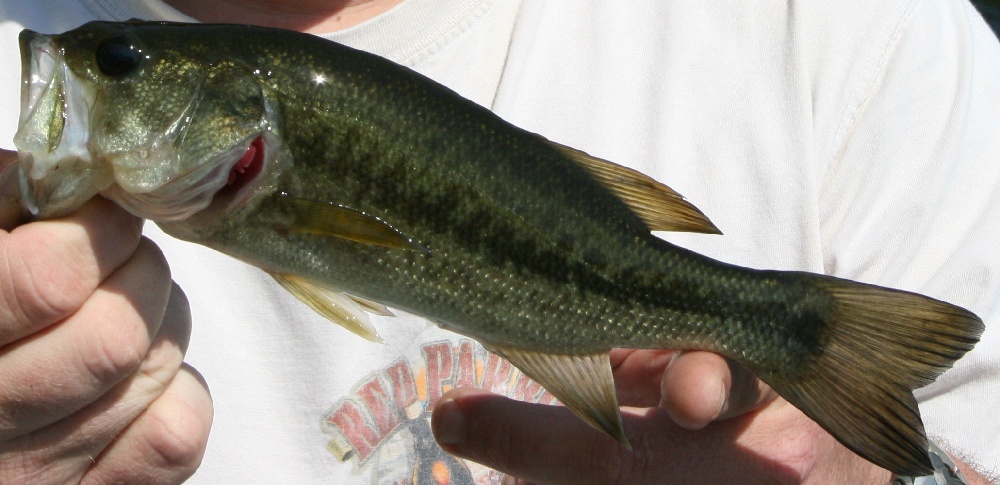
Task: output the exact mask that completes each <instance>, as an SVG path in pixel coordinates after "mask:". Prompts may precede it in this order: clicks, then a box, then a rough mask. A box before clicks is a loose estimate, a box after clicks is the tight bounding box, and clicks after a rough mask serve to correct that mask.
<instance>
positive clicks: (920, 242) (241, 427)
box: [0, 0, 1000, 484]
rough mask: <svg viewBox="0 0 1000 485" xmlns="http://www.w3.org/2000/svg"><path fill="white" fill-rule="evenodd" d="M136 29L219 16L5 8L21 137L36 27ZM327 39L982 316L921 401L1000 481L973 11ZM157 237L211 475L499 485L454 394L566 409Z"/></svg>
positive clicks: (800, 258) (83, 0)
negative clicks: (466, 390) (436, 474)
mask: <svg viewBox="0 0 1000 485" xmlns="http://www.w3.org/2000/svg"><path fill="white" fill-rule="evenodd" d="M130 18H143V19H159V20H175V21H193V19H191V18H188V17H186V16H184V15H183V14H181V13H180V12H177V11H176V10H174V9H172V8H170V7H169V6H167V5H165V4H163V3H161V2H160V1H159V0H140V1H125V0H35V1H33V2H24V1H15V0H0V36H2V39H3V42H0V49H2V50H3V56H4V57H3V59H4V60H6V61H7V62H5V63H4V64H3V66H2V67H0V83H2V86H5V88H4V89H3V90H2V91H0V107H2V108H3V109H4V113H6V114H5V116H3V117H2V118H0V143H2V144H3V146H5V147H8V148H9V147H10V146H11V142H10V140H11V139H12V137H13V134H14V132H15V130H16V120H17V116H15V113H16V112H17V111H18V109H19V108H18V100H19V96H18V86H19V83H20V79H19V78H20V67H19V63H18V62H16V60H17V59H18V50H17V45H16V36H17V33H18V32H19V31H20V29H22V28H30V29H33V30H37V31H41V32H47V33H52V32H61V31H64V30H68V29H71V28H73V27H75V26H77V25H79V24H82V23H84V22H86V21H88V20H94V19H102V20H127V19H130ZM324 37H327V38H330V39H332V40H335V41H338V42H342V43H345V44H348V45H352V46H355V47H359V48H362V49H365V50H369V51H371V52H374V53H376V54H379V55H381V56H384V57H386V58H388V59H391V60H393V61H396V62H399V63H401V64H403V65H405V66H407V67H410V68H413V69H415V70H417V71H419V72H421V73H423V74H425V75H428V76H430V77H431V78H433V79H436V80H438V81H439V82H442V83H444V84H446V85H448V86H450V87H452V88H453V89H455V90H457V91H458V92H459V93H460V94H462V95H464V96H466V97H469V98H470V99H472V100H474V101H475V102H477V103H480V104H482V105H484V106H487V107H489V108H490V109H492V110H493V111H494V112H496V113H498V114H499V115H500V116H502V117H503V118H505V119H507V120H509V121H511V122H513V123H514V124H516V125H518V126H521V127H523V128H526V129H528V130H531V131H534V132H538V133H540V134H542V135H544V136H546V137H548V138H550V139H552V140H554V141H557V142H560V143H563V144H566V145H569V146H573V147H576V148H580V149H583V150H585V151H587V152H589V153H591V154H593V155H595V156H599V157H602V158H606V159H608V160H612V161H615V162H616V163H620V164H623V165H626V166H629V167H632V168H635V169H637V170H639V171H641V172H643V173H646V174H648V175H650V176H652V177H653V178H655V179H657V180H660V181H663V182H665V183H667V184H668V185H670V186H671V187H673V188H674V189H676V190H677V191H679V192H680V193H682V194H684V195H685V196H686V197H687V198H688V200H690V201H692V202H693V203H694V204H695V205H697V206H698V207H699V208H700V209H701V210H702V211H704V212H705V213H706V214H707V215H708V216H709V217H710V218H711V219H712V221H713V222H714V223H715V224H716V225H717V226H718V227H719V228H721V229H722V231H723V232H724V233H725V235H724V236H711V235H693V234H674V233H658V235H661V236H662V237H664V238H665V239H668V240H670V241H671V242H674V243H676V244H679V245H681V246H684V247H687V248H690V249H693V250H695V251H698V252H701V253H703V254H706V255H708V256H711V257H714V258H718V259H721V260H724V261H727V262H732V263H736V264H740V265H745V266H751V267H756V268H772V269H782V270H792V269H794V270H806V271H813V272H819V273H827V274H832V275H836V276H840V277H845V278H850V279H856V280H861V281H865V282H870V283H875V284H879V285H883V286H890V287H895V288H902V289H906V290H912V291H917V292H921V293H924V294H927V295H930V296H933V297H936V298H939V299H943V300H946V301H949V302H952V303H955V304H958V305H961V306H964V307H967V308H969V309H971V310H973V311H975V312H977V313H978V314H979V315H980V316H981V317H983V319H984V320H985V321H986V325H987V330H986V332H985V333H984V335H983V337H982V340H981V342H980V343H979V344H978V346H977V347H976V348H975V350H973V351H972V352H970V353H969V354H968V355H967V356H966V357H965V358H963V359H962V360H961V361H959V362H958V363H957V364H956V365H955V367H954V368H953V369H952V370H950V371H949V372H947V373H946V374H945V375H943V376H942V377H941V378H940V379H939V380H938V381H937V382H936V383H934V384H932V385H931V386H928V387H927V388H924V389H921V390H920V391H918V393H917V396H918V398H919V399H920V400H921V411H922V414H923V417H924V421H925V424H926V428H927V431H928V433H929V434H930V435H931V436H932V437H936V439H939V440H943V441H946V442H947V443H948V446H949V448H950V449H952V450H956V451H959V452H962V453H965V454H966V455H968V456H970V457H972V458H973V459H974V460H976V461H978V462H980V463H981V464H982V465H984V466H985V467H986V468H988V469H989V468H993V469H996V468H997V467H1000V418H998V416H997V413H996V410H997V409H1000V322H998V320H1000V298H998V295H1000V257H998V255H997V253H996V249H995V246H996V241H1000V142H998V139H1000V136H998V135H1000V86H998V84H1000V43H998V42H997V39H996V38H995V37H994V36H993V34H992V33H991V31H990V30H989V27H988V26H987V25H986V23H985V22H984V21H983V19H982V17H981V16H980V15H979V14H978V13H977V12H976V10H975V9H974V8H973V7H972V5H971V4H969V3H967V2H963V1H954V0H886V1H874V2H873V1H867V0H845V1H841V2H808V1H795V2H777V1H765V2H736V1H731V2H724V1H723V2H718V1H717V2H688V1H670V0H664V1H655V2H633V3H630V4H628V5H625V4H622V3H621V2H599V1H580V0H544V1H543V0H520V1H518V0H407V1H405V2H404V3H402V4H401V5H399V6H397V7H395V8H394V9H392V10H390V11H388V12H386V13H385V14H383V15H380V16H379V17H377V18H374V19H371V20H370V21H367V22H365V23H363V24H360V25H358V26H355V27H352V28H350V29H347V30H344V31H340V32H336V33H332V34H329V35H325V36H324ZM146 233H147V235H148V236H149V237H151V238H152V239H153V240H154V241H156V243H157V244H158V245H159V246H160V247H161V248H162V249H163V250H164V252H165V253H166V256H167V259H168V261H169V262H170V265H171V268H172V272H173V273H172V274H173V277H174V279H175V280H176V281H177V282H179V283H180V285H181V286H182V287H183V288H184V289H185V292H186V293H187V295H188V297H189V299H190V300H191V306H192V311H193V318H194V329H193V335H192V337H191V344H190V349H189V351H188V354H187V361H188V362H189V363H191V364H192V365H193V366H194V367H196V368H197V369H199V370H200V371H201V372H202V374H204V376H205V378H206V379H207V381H208V383H209V386H210V388H211V391H212V395H213V399H214V402H215V408H216V412H215V423H214V425H213V429H212V434H211V437H210V440H209V445H208V451H207V453H206V456H205V460H204V463H203V465H202V467H201V468H200V469H199V470H198V472H197V473H196V474H195V476H194V477H193V478H192V479H191V481H190V483H206V484H208V483H212V484H214V483H247V484H249V483H338V484H340V483H376V484H382V483H386V484H388V483H410V482H408V481H407V480H411V479H412V478H413V477H412V474H413V470H414V469H420V467H419V466H418V465H419V464H420V463H432V462H434V461H439V462H441V463H442V464H444V466H447V467H449V468H448V469H449V470H451V476H452V481H453V483H470V482H473V481H474V482H475V483H492V482H493V481H495V480H497V478H498V475H497V474H496V473H495V472H491V471H490V470H487V469H485V468H483V467H481V466H478V465H475V464H470V463H465V462H461V461H457V460H454V459H451V458H449V457H447V455H443V454H442V453H441V452H440V449H438V448H437V446H436V445H435V444H434V442H433V437H432V436H431V434H430V430H429V425H428V418H429V410H430V409H431V407H432V406H433V404H434V402H435V401H436V400H437V399H438V398H439V397H440V396H441V395H442V394H443V393H444V392H446V391H447V390H448V389H451V388H453V387H455V386H462V385H477V386H480V387H484V388H488V389H491V390H494V391H496V392H500V393H503V394H506V395H509V396H512V397H515V398H518V399H522V400H527V401H535V402H551V400H552V399H551V396H549V395H548V394H547V393H544V392H542V391H541V389H540V388H539V387H538V386H537V385H536V384H533V383H531V382H530V381H528V380H527V379H526V378H524V377H523V376H521V375H520V373H519V372H517V371H516V370H515V369H512V368H511V367H510V366H509V364H506V363H505V362H503V361H501V360H499V359H498V358H496V357H494V356H491V355H489V354H487V353H486V352H485V351H484V349H483V348H482V347H481V346H480V345H479V344H477V343H475V342H474V341H473V340H471V339H468V338H465V337H461V336H458V335H455V334H453V333H450V332H447V331H444V330H441V329H439V328H437V327H435V326H433V325H430V324H429V323H427V322H425V321H423V320H422V319H418V318H415V317H410V316H407V315H405V314H399V315H398V316H397V317H395V318H389V317H385V318H383V317H373V322H374V324H375V326H376V327H377V329H378V330H379V333H380V334H381V335H382V336H383V338H385V340H386V341H387V343H386V344H385V345H379V344H374V343H371V342H368V341H365V340H362V339H360V338H358V337H356V336H355V335H353V334H350V333H349V332H347V331H346V330H344V329H341V328H339V327H337V326H335V325H331V324H330V323H329V322H328V321H326V320H324V319H323V318H322V317H320V316H318V315H316V314H314V313H313V312H312V311H311V310H309V309H308V308H307V307H306V306H305V305H303V304H301V303H300V302H298V301H297V300H295V299H294V297H292V296H290V295H288V294H286V293H285V292H284V290H282V289H281V288H280V287H278V286H277V284H275V283H274V282H273V281H272V280H271V278H270V277H268V276H267V275H266V274H264V273H263V272H261V271H259V270H257V269H255V268H252V267H250V266H248V265H246V264H243V263H241V262H239V261H236V260H233V259H231V258H228V257H226V256H224V255H221V254H219V253H216V252H214V251H212V250H209V249H207V248H204V247H201V246H197V245H193V244H190V243H185V242H182V241H178V240H174V239H172V238H169V237H167V236H165V235H164V234H162V233H161V232H160V231H159V230H158V229H157V228H156V227H155V225H153V224H147V225H146ZM428 460H430V461H428Z"/></svg>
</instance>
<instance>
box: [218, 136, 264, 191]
mask: <svg viewBox="0 0 1000 485" xmlns="http://www.w3.org/2000/svg"><path fill="white" fill-rule="evenodd" d="M263 167H264V140H263V138H261V137H259V136H258V137H257V138H254V140H253V142H251V143H250V147H249V148H247V151H246V153H244V154H243V156H242V157H240V159H239V160H238V161H237V162H236V163H235V164H234V165H233V168H232V169H231V170H230V171H229V178H228V179H226V189H228V190H235V189H238V188H240V187H242V186H243V185H244V184H246V183H247V182H248V181H250V180H253V178H254V177H256V176H257V174H258V173H260V170H261V168H263Z"/></svg>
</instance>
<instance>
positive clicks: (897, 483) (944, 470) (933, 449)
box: [889, 442, 969, 485]
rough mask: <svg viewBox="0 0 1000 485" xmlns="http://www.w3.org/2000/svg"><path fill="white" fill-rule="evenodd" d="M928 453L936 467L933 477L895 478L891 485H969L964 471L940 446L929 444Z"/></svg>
mask: <svg viewBox="0 0 1000 485" xmlns="http://www.w3.org/2000/svg"><path fill="white" fill-rule="evenodd" d="M927 453H928V454H929V455H930V457H931V465H933V466H934V474H933V475H925V476H922V477H900V476H893V478H892V481H891V482H889V485H968V483H969V482H967V481H966V480H965V477H964V476H962V471H961V470H959V469H958V466H957V465H955V461H954V460H952V459H951V457H949V456H948V454H947V453H945V452H944V451H943V450H942V449H941V448H940V447H938V445H935V444H934V443H931V442H928V443H927Z"/></svg>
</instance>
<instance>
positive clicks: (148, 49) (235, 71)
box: [14, 22, 280, 222]
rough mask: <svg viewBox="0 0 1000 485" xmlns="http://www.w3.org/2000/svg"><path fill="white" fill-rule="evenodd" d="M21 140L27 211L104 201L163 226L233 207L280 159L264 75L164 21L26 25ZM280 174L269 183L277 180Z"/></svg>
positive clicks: (50, 213)
mask: <svg viewBox="0 0 1000 485" xmlns="http://www.w3.org/2000/svg"><path fill="white" fill-rule="evenodd" d="M20 44H21V56H22V92H21V113H20V119H19V126H18V132H17V134H16V135H15V139H14V144H15V146H16V147H17V149H18V153H19V158H20V174H19V179H20V186H21V187H20V188H21V197H22V205H23V206H24V207H25V208H26V209H27V210H28V211H29V212H30V213H31V214H32V215H33V216H35V217H37V218H50V217H57V216H61V215H64V214H67V213H70V212H72V211H74V210H76V209H77V208H78V207H79V206H80V205H82V204H83V203H84V202H86V201H87V200H88V199H90V198H91V197H93V196H95V195H97V194H101V195H103V196H105V197H107V198H110V199H112V200H114V201H116V202H118V203H119V205H121V206H122V207H124V208H125V209H127V210H129V211H130V212H132V213H134V214H136V215H138V216H140V217H144V218H148V219H151V220H154V221H157V222H171V221H180V220H184V219H186V218H188V217H190V216H191V215H193V214H196V213H198V212H200V211H203V210H205V209H207V208H210V207H212V208H213V209H214V210H215V211H216V212H217V211H220V210H221V211H224V212H229V213H231V212H233V211H235V210H238V209H239V208H240V207H241V206H242V205H243V204H245V203H246V201H247V200H249V199H250V198H252V197H253V196H254V195H255V194H256V193H258V192H260V191H261V190H263V186H264V185H266V183H265V179H267V178H268V177H266V176H265V175H264V174H265V173H267V172H268V170H267V169H268V168H269V167H267V165H268V164H270V163H271V162H273V160H274V158H275V154H276V153H278V151H279V150H278V146H279V145H280V137H279V136H277V133H276V130H275V126H276V125H275V123H274V120H275V113H274V109H273V105H274V103H273V102H272V99H271V97H270V96H269V95H268V88H267V86H266V84H265V83H263V82H261V80H260V79H259V75H260V69H257V68H255V67H254V66H249V65H247V64H246V63H243V62H240V61H238V60H233V59H230V58H227V56H226V55H225V53H219V52H216V51H215V50H214V49H213V45H212V44H213V43H212V42H211V41H210V40H200V39H198V38H197V36H194V35H185V32H184V31H182V30H181V31H178V30H177V29H171V28H170V26H168V25H166V24H159V23H145V22H127V23H107V22H92V23H89V24H86V25H84V26H82V27H80V28H78V29H75V30H72V31H69V32H66V33H63V34H59V35H43V34H38V33H35V32H32V31H29V30H25V31H23V32H22V33H21V36H20ZM272 178H273V177H272Z"/></svg>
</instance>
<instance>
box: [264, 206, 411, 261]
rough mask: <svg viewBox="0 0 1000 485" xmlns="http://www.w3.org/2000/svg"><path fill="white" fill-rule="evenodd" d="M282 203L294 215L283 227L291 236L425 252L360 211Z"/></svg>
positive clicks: (388, 226) (385, 223)
mask: <svg viewBox="0 0 1000 485" xmlns="http://www.w3.org/2000/svg"><path fill="white" fill-rule="evenodd" d="M279 200H280V203H281V204H283V205H284V206H285V208H286V209H287V210H288V212H289V213H290V214H291V220H290V221H288V223H287V225H286V226H285V227H284V229H287V230H289V231H291V232H298V233H304V234H318V235H322V236H333V237H339V238H341V239H347V240H349V241H354V242H358V243H362V244H371V245H374V246H383V247H387V248H394V249H410V250H417V251H426V249H425V248H423V247H422V246H420V245H419V244H417V243H415V242H413V240H412V239H410V238H408V237H406V236H405V235H403V233H401V232H399V231H398V230H396V228H394V227H392V226H390V225H389V224H388V223H387V222H385V221H383V220H381V219H379V218H378V217H375V216H372V215H369V214H365V213H364V212H361V211H359V210H355V209H352V208H350V207H344V206H341V205H336V204H329V203H325V202H317V201H313V200H308V199H301V198H297V197H292V196H285V197H281V198H280V199H279Z"/></svg>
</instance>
